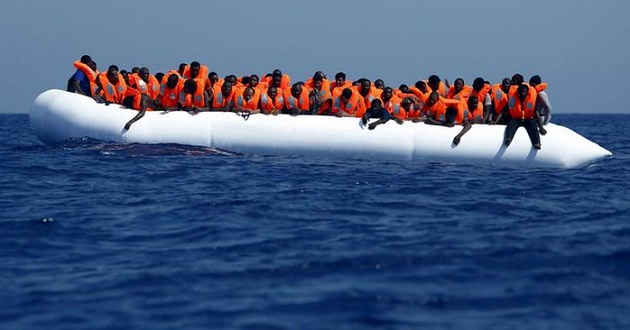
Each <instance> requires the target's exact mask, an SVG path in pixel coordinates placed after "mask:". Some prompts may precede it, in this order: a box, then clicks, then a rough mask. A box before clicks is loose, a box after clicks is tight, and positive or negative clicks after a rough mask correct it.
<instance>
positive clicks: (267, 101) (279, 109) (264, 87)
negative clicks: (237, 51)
mask: <svg viewBox="0 0 630 330" xmlns="http://www.w3.org/2000/svg"><path fill="white" fill-rule="evenodd" d="M74 67H75V68H76V72H75V73H74V74H73V75H72V76H71V77H70V79H69V80H68V86H67V90H68V91H70V92H75V93H79V94H82V95H86V96H89V97H92V98H94V99H95V100H96V101H97V102H102V103H106V104H110V103H116V104H121V105H123V106H125V107H127V108H130V109H135V110H138V114H137V115H136V116H135V117H134V118H133V119H132V120H130V121H129V122H128V123H127V124H126V125H125V129H129V128H130V127H131V125H132V124H133V123H134V122H136V121H137V120H139V119H140V118H142V117H143V116H144V113H145V111H153V110H163V111H175V110H182V111H188V112H190V113H192V114H197V113H199V112H200V111H233V112H240V113H247V114H248V115H249V114H256V113H262V114H267V115H270V114H271V115H277V114H290V115H294V116H295V115H331V116H338V117H348V116H349V117H358V118H362V121H363V123H364V124H365V125H368V122H369V119H377V120H376V121H374V122H372V123H370V124H369V125H368V128H369V129H374V128H375V127H376V126H378V125H380V124H383V123H386V122H387V121H389V120H391V119H393V120H395V121H396V122H398V123H399V124H402V123H403V122H404V121H412V122H425V123H426V124H431V125H443V126H449V127H453V126H455V125H461V126H463V128H462V130H461V132H460V133H459V134H457V136H455V138H454V139H453V143H454V144H456V145H457V144H459V142H460V141H461V138H462V136H463V135H464V134H465V133H466V132H467V131H468V130H469V129H470V127H471V125H473V124H489V125H496V124H502V125H506V131H505V138H504V144H505V145H506V146H509V145H510V143H511V141H512V139H513V137H514V134H515V133H516V130H517V129H518V128H519V127H521V126H523V127H525V129H526V130H527V132H528V134H529V137H530V140H531V143H532V146H533V147H534V148H536V149H540V148H541V143H540V134H542V135H544V134H546V130H545V128H544V125H545V124H547V123H548V122H549V120H550V118H551V105H550V103H549V99H548V97H547V94H546V92H545V90H546V88H547V84H546V83H544V82H542V79H541V78H540V76H538V75H535V76H532V77H531V78H530V79H529V83H526V82H525V81H524V77H523V76H522V75H521V74H514V75H513V76H512V78H505V79H503V80H502V82H501V83H500V84H495V85H492V84H491V83H490V82H488V81H486V80H485V79H483V78H476V79H475V80H474V81H473V83H472V85H466V84H465V82H464V79H462V78H457V79H455V80H454V81H453V84H452V85H451V84H450V83H449V81H448V80H447V79H441V78H440V77H439V76H437V75H431V76H429V77H428V79H427V80H419V81H417V82H416V83H415V84H413V86H409V85H405V84H402V85H400V86H398V87H390V86H387V85H386V84H385V82H384V81H383V80H382V79H376V80H374V81H371V80H370V79H367V78H360V79H358V80H355V81H352V80H349V79H347V77H346V74H345V73H343V72H339V73H337V74H335V77H334V80H329V79H328V78H327V76H326V74H324V73H323V72H321V71H317V72H315V74H314V75H313V76H312V77H311V78H308V79H307V80H305V81H298V82H292V79H291V77H290V76H289V75H288V74H286V73H283V72H282V71H280V70H278V69H276V70H274V71H273V72H271V73H268V74H265V75H264V76H262V77H260V76H258V75H256V74H252V75H249V76H243V77H237V76H235V75H227V76H225V77H224V78H220V77H219V75H218V74H217V73H216V72H210V71H209V69H208V67H207V66H206V65H202V64H200V63H199V62H196V61H195V62H192V63H190V64H187V63H182V64H180V65H179V67H178V69H177V70H175V69H173V70H169V71H168V72H166V73H162V72H158V73H156V74H155V75H153V74H151V72H150V71H149V69H148V68H146V67H134V68H132V69H131V71H130V72H129V71H126V70H120V69H119V68H118V66H116V65H110V66H109V67H108V68H107V71H104V72H99V71H98V70H97V65H96V62H95V61H93V60H92V58H91V57H90V56H89V55H84V56H82V57H81V59H80V60H78V61H75V62H74Z"/></svg>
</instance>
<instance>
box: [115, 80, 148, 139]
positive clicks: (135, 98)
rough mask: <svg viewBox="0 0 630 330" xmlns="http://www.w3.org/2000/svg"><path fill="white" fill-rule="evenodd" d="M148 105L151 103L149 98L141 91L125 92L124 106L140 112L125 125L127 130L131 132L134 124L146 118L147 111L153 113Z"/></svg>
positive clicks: (132, 89)
mask: <svg viewBox="0 0 630 330" xmlns="http://www.w3.org/2000/svg"><path fill="white" fill-rule="evenodd" d="M148 103H151V102H150V100H149V96H148V95H146V94H142V93H141V92H140V91H139V90H137V89H135V88H127V89H126V90H125V91H124V93H123V100H122V105H123V106H125V107H127V108H129V109H133V110H138V113H137V114H136V115H135V116H134V117H133V118H131V120H129V121H128V122H127V123H126V124H125V130H129V128H131V125H132V124H133V123H135V122H137V121H138V120H140V118H142V117H144V113H145V112H146V111H153V109H152V108H150V107H149V106H148Z"/></svg>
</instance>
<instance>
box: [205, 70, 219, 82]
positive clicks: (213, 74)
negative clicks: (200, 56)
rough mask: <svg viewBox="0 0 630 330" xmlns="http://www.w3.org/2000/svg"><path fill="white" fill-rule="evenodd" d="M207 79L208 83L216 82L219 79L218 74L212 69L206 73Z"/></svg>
mask: <svg viewBox="0 0 630 330" xmlns="http://www.w3.org/2000/svg"><path fill="white" fill-rule="evenodd" d="M208 80H210V83H212V84H213V85H214V84H216V83H217V81H219V74H217V73H216V72H214V71H212V72H210V73H208Z"/></svg>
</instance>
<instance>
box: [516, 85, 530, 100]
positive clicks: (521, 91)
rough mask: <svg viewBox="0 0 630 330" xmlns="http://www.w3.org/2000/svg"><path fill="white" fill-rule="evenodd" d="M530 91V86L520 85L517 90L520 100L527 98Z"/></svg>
mask: <svg viewBox="0 0 630 330" xmlns="http://www.w3.org/2000/svg"><path fill="white" fill-rule="evenodd" d="M528 93H529V86H527V85H525V84H521V85H519V86H518V89H517V90H516V94H517V95H518V98H519V99H520V100H524V99H525V98H527V94H528Z"/></svg>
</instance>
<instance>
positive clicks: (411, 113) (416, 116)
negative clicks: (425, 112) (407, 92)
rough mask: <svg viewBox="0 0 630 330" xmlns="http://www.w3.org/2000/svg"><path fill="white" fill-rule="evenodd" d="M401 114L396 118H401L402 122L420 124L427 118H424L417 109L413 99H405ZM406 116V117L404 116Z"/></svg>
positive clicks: (402, 102)
mask: <svg viewBox="0 0 630 330" xmlns="http://www.w3.org/2000/svg"><path fill="white" fill-rule="evenodd" d="M400 107H401V110H400V112H401V114H400V115H398V116H397V115H396V113H394V116H395V117H397V118H400V119H402V120H411V121H413V122H419V121H423V120H425V117H422V112H421V111H420V110H419V109H418V108H416V107H415V105H414V101H413V100H412V99H411V98H408V97H405V98H403V99H402V100H401V101H400ZM402 114H404V117H403V116H402Z"/></svg>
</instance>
